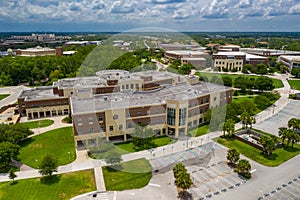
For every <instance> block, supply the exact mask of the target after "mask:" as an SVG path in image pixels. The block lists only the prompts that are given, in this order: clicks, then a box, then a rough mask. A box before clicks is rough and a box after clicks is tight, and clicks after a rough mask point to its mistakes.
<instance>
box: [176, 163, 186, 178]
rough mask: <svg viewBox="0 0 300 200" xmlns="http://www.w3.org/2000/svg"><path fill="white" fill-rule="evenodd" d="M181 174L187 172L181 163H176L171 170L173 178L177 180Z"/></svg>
mask: <svg viewBox="0 0 300 200" xmlns="http://www.w3.org/2000/svg"><path fill="white" fill-rule="evenodd" d="M181 172H187V170H186V168H185V166H184V165H183V164H182V163H177V164H176V165H175V166H174V168H173V174H174V177H175V178H177V177H178V176H179V174H180V173H181Z"/></svg>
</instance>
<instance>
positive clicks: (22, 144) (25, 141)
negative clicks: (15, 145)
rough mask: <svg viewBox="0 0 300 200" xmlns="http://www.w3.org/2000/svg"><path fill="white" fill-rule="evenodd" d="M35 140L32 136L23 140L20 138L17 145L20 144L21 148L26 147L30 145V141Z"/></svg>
mask: <svg viewBox="0 0 300 200" xmlns="http://www.w3.org/2000/svg"><path fill="white" fill-rule="evenodd" d="M34 141H35V139H34V138H33V137H31V138H27V139H25V140H22V141H21V142H20V143H19V145H20V146H21V148H24V147H27V146H28V145H30V144H31V143H33V142H34Z"/></svg>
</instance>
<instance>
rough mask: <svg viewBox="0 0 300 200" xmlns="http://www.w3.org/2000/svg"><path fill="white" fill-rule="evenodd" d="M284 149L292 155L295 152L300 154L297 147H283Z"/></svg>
mask: <svg viewBox="0 0 300 200" xmlns="http://www.w3.org/2000/svg"><path fill="white" fill-rule="evenodd" d="M283 149H284V150H286V151H288V152H290V153H293V152H298V151H300V149H299V148H297V147H291V146H289V147H287V146H284V147H283Z"/></svg>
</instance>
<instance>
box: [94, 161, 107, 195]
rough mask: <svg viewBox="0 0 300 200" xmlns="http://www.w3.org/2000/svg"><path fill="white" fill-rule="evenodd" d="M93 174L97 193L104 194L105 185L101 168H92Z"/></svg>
mask: <svg viewBox="0 0 300 200" xmlns="http://www.w3.org/2000/svg"><path fill="white" fill-rule="evenodd" d="M94 174H95V180H96V186H97V191H98V192H105V191H106V188H105V183H104V177H103V172H102V167H101V166H100V167H96V168H94Z"/></svg>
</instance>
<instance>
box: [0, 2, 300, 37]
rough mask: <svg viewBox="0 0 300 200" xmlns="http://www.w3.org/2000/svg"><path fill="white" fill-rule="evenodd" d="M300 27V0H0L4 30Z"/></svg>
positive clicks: (96, 30) (78, 30)
mask: <svg viewBox="0 0 300 200" xmlns="http://www.w3.org/2000/svg"><path fill="white" fill-rule="evenodd" d="M142 27H159V28H168V29H171V30H176V31H232V32H239V31H300V0H112V1H109V0H1V1H0V32H11V31H19V32H25V31H26V32H27V31H28V32H34V31H36V32H37V31H38V32H80V31H81V32H115V31H117V32H119V31H126V30H127V31H128V30H130V29H134V28H142Z"/></svg>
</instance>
